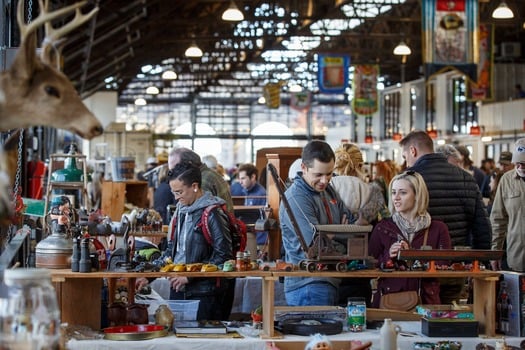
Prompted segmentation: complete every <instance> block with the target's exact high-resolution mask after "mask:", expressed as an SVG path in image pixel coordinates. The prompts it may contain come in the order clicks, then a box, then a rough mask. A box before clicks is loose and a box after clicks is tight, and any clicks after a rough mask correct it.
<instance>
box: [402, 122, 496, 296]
mask: <svg viewBox="0 0 525 350" xmlns="http://www.w3.org/2000/svg"><path fill="white" fill-rule="evenodd" d="M399 145H400V146H401V147H402V149H403V150H402V155H403V158H404V159H405V161H406V163H407V168H408V170H413V171H416V172H418V173H419V174H421V176H423V179H425V183H426V185H427V188H428V193H429V205H428V212H429V213H430V215H431V216H432V218H433V219H436V220H441V221H443V222H445V224H447V226H448V230H449V233H450V239H451V241H452V246H453V247H458V246H469V247H472V248H474V249H490V240H491V236H492V229H491V226H490V220H489V216H488V213H487V209H486V207H485V204H484V203H483V199H482V197H481V192H480V189H479V187H478V185H477V183H476V180H474V178H473V177H472V175H470V174H469V173H468V172H466V171H465V170H463V169H461V168H459V167H457V166H455V165H452V164H450V163H448V161H447V159H446V158H445V157H444V156H443V155H442V154H439V153H434V143H433V141H432V139H431V138H430V136H428V134H427V133H426V132H425V131H422V130H415V131H412V132H410V133H409V134H408V135H406V136H405V137H404V138H403V139H402V140H401V141H400V142H399ZM447 283H448V284H447ZM463 287H464V282H463V280H462V279H455V280H446V281H442V283H441V301H442V302H443V303H446V304H448V303H451V302H452V301H453V300H456V301H457V300H458V298H459V297H460V295H461V293H462V290H463Z"/></svg>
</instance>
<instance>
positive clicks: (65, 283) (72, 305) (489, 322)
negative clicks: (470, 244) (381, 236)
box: [51, 269, 500, 338]
mask: <svg viewBox="0 0 525 350" xmlns="http://www.w3.org/2000/svg"><path fill="white" fill-rule="evenodd" d="M174 275H177V276H187V277H196V278H198V277H237V278H241V277H248V276H250V277H262V282H263V283H262V307H263V315H272V317H264V320H263V332H262V335H261V337H263V338H276V337H279V335H278V334H277V333H276V332H275V330H274V319H273V314H274V311H275V306H274V290H275V289H274V287H275V281H277V280H278V279H279V278H280V277H304V276H319V277H338V278H345V277H346V278H348V277H351V278H379V277H400V278H421V277H425V278H427V277H437V278H458V277H469V278H472V280H473V286H474V300H473V312H474V317H475V318H476V320H477V321H478V322H479V325H480V334H484V335H486V336H494V335H495V329H496V316H495V310H496V282H497V281H498V280H499V275H500V273H499V272H495V271H481V272H471V271H438V272H426V271H394V272H384V271H380V270H372V269H370V270H360V271H350V272H336V271H320V272H307V271H293V272H284V271H260V270H252V271H236V272H222V271H216V272H127V273H123V272H106V271H99V272H90V273H78V272H71V271H70V270H65V269H62V270H52V271H51V277H52V281H53V282H54V283H55V286H56V288H57V293H58V299H59V303H60V305H61V315H62V322H67V323H69V324H80V325H86V326H90V327H91V328H93V329H99V328H100V298H98V299H97V298H92V299H86V290H88V289H89V290H90V291H91V294H93V290H95V291H96V292H97V293H99V296H100V287H101V286H102V282H101V281H102V278H108V279H112V278H137V277H148V278H149V277H166V276H174ZM97 288H98V290H97ZM86 300H90V302H89V308H88V309H89V311H88V310H85V312H79V310H78V307H79V305H80V306H81V305H84V306H85V305H86V304H88V303H86ZM97 310H98V311H97Z"/></svg>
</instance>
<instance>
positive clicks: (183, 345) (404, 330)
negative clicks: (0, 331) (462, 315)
mask: <svg viewBox="0 0 525 350" xmlns="http://www.w3.org/2000/svg"><path fill="white" fill-rule="evenodd" d="M394 323H395V324H396V325H399V326H400V327H401V333H400V334H399V336H398V349H404V350H410V349H413V346H414V343H417V342H425V343H428V342H431V343H437V342H438V341H444V340H448V341H459V342H461V344H462V345H463V347H462V349H464V350H473V349H476V346H477V345H478V344H486V345H490V346H492V347H493V348H496V343H498V342H500V343H501V342H502V341H503V338H501V337H492V338H484V337H473V338H447V339H442V338H430V337H426V336H423V335H421V325H420V322H415V321H413V322H394ZM328 339H329V340H330V341H331V342H332V345H333V349H334V350H348V349H349V348H350V346H349V343H350V341H351V340H359V341H362V342H365V341H371V342H372V348H371V349H373V350H376V349H379V330H378V329H371V330H366V331H364V332H360V333H351V332H344V333H340V334H337V335H331V336H329V337H328ZM504 340H505V342H506V343H507V345H512V346H516V347H518V348H520V343H521V342H522V341H523V338H508V337H507V338H505V339H504ZM308 341H309V337H303V336H296V335H286V336H285V337H284V338H282V339H275V340H268V339H262V338H252V337H244V338H234V339H232V338H221V339H208V338H199V337H197V338H184V337H176V336H175V335H169V336H167V337H163V338H156V339H151V340H142V341H112V340H103V339H101V340H71V341H69V342H68V344H67V345H68V349H71V350H84V349H85V350H97V349H106V350H112V349H115V350H121V349H127V350H132V349H155V350H164V349H166V350H187V349H199V350H208V349H209V350H215V349H231V350H266V343H267V342H274V343H275V345H276V346H277V347H278V348H279V349H280V350H303V349H304V346H305V345H306V343H308Z"/></svg>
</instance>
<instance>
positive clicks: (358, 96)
mask: <svg viewBox="0 0 525 350" xmlns="http://www.w3.org/2000/svg"><path fill="white" fill-rule="evenodd" d="M378 77H379V66H378V65H375V64H360V65H355V66H354V81H353V83H352V87H353V88H354V99H353V100H352V109H353V111H354V113H355V114H359V115H372V114H374V113H375V112H377V108H378V103H379V100H378V93H377V80H378Z"/></svg>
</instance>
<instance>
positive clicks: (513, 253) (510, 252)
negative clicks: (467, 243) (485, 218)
mask: <svg viewBox="0 0 525 350" xmlns="http://www.w3.org/2000/svg"><path fill="white" fill-rule="evenodd" d="M512 163H514V165H515V168H514V169H513V170H510V171H507V172H506V173H505V174H504V175H503V176H502V177H501V179H500V181H499V184H498V189H497V191H496V197H495V198H494V203H493V205H492V211H491V212H490V222H491V223H492V249H494V250H499V249H503V248H504V246H505V243H506V247H507V248H506V250H507V251H506V253H507V258H506V261H505V260H503V261H492V262H491V265H492V269H493V270H512V271H518V272H525V236H524V233H525V210H524V208H525V206H524V203H525V138H522V139H519V140H517V141H516V143H515V145H514V149H513V151H512Z"/></svg>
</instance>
